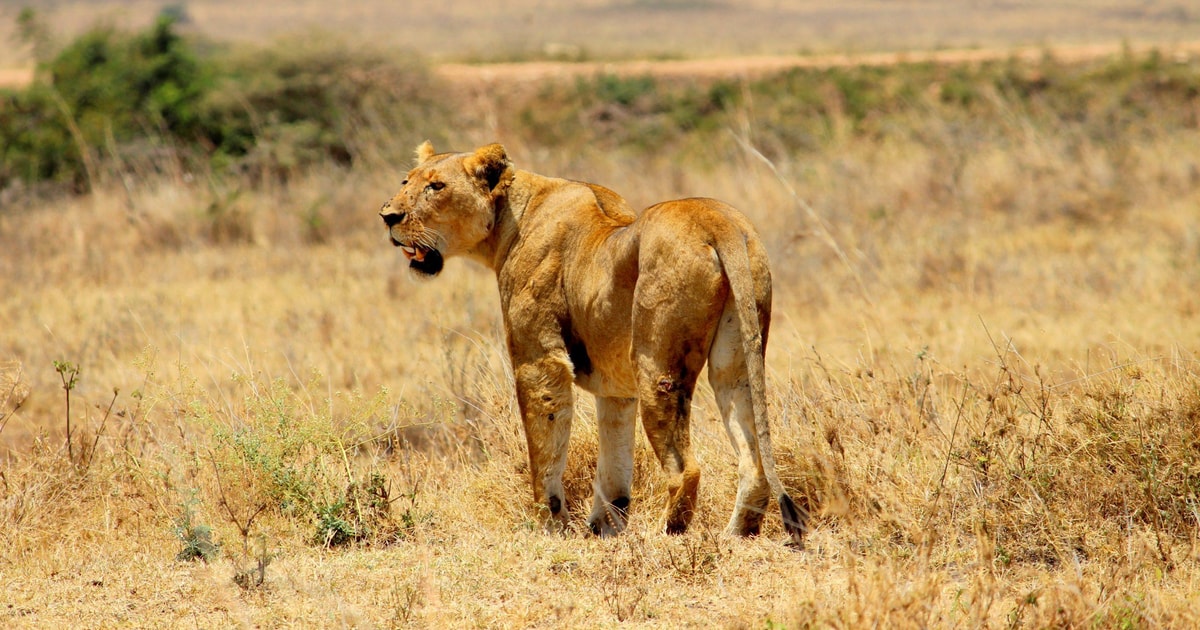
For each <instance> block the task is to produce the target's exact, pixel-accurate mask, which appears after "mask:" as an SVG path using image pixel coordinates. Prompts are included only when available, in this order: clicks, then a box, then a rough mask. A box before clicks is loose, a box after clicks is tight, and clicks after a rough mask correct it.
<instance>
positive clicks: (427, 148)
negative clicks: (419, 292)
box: [379, 142, 513, 276]
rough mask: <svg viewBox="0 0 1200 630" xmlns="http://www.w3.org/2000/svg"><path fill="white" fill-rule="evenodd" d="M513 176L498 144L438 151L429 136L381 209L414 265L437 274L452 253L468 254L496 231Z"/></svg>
mask: <svg viewBox="0 0 1200 630" xmlns="http://www.w3.org/2000/svg"><path fill="white" fill-rule="evenodd" d="M512 177H513V167H512V163H511V162H510V161H509V159H508V156H507V155H506V154H505V151H504V147H502V146H500V145H499V144H489V145H487V146H485V147H480V148H479V149H478V150H476V151H475V152H473V153H441V154H437V153H435V152H434V150H433V145H431V144H430V143H429V142H425V143H424V144H422V145H421V146H419V147H417V166H416V168H414V169H412V170H411V171H409V172H408V177H407V178H405V180H404V182H403V183H402V184H401V189H400V192H398V193H396V195H395V196H394V197H392V198H391V199H390V200H389V201H388V202H387V203H385V204H383V208H382V209H381V210H380V211H379V215H380V216H381V217H383V222H384V223H386V224H387V226H388V232H389V235H390V236H391V239H392V244H393V245H395V246H396V247H399V248H401V249H403V250H404V255H405V256H406V257H407V258H408V260H409V264H408V266H409V268H410V269H412V270H413V271H414V272H416V273H418V274H421V275H425V276H435V275H437V274H438V273H439V272H441V270H442V265H443V264H444V262H445V259H446V258H447V257H450V256H457V255H462V254H469V253H471V252H473V251H474V250H476V248H477V247H478V246H479V245H480V243H481V242H483V241H484V240H485V239H487V238H488V236H490V235H491V233H492V229H493V228H494V227H495V225H496V206H497V203H499V201H500V199H501V198H502V197H503V196H504V194H505V190H506V189H507V187H508V184H509V182H511V181H512Z"/></svg>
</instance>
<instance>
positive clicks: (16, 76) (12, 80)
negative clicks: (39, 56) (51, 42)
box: [0, 68, 33, 88]
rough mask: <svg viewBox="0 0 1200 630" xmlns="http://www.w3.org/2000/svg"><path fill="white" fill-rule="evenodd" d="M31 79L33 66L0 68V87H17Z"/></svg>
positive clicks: (24, 84)
mask: <svg viewBox="0 0 1200 630" xmlns="http://www.w3.org/2000/svg"><path fill="white" fill-rule="evenodd" d="M32 80H33V68H0V88H19V87H23V86H26V85H29V82H30V81H32Z"/></svg>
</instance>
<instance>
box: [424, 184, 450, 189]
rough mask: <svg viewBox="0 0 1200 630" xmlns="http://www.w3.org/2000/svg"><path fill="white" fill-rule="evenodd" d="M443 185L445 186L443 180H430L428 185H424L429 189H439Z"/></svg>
mask: <svg viewBox="0 0 1200 630" xmlns="http://www.w3.org/2000/svg"><path fill="white" fill-rule="evenodd" d="M445 187H446V184H444V183H443V182H430V183H429V185H428V186H426V188H428V189H429V190H441V189H443V188H445Z"/></svg>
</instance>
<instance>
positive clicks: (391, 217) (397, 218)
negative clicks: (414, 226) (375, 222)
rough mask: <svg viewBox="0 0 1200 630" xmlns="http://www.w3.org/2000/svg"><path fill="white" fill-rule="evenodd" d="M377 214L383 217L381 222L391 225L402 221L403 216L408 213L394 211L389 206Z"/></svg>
mask: <svg viewBox="0 0 1200 630" xmlns="http://www.w3.org/2000/svg"><path fill="white" fill-rule="evenodd" d="M379 216H381V217H383V222H384V223H386V224H387V226H388V227H392V226H393V225H396V224H397V223H400V222H401V221H403V220H404V217H406V216H408V215H407V214H405V213H403V212H396V211H395V210H392V209H391V208H390V207H384V209H383V210H380V211H379Z"/></svg>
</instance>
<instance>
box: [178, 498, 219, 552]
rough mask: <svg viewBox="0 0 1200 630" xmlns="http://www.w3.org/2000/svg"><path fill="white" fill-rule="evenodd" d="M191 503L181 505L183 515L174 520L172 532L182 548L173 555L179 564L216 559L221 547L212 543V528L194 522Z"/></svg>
mask: <svg viewBox="0 0 1200 630" xmlns="http://www.w3.org/2000/svg"><path fill="white" fill-rule="evenodd" d="M192 505H193V502H188V503H185V504H184V505H183V513H182V514H180V515H179V516H178V517H176V519H175V525H174V527H173V528H172V530H173V531H174V533H175V537H176V538H178V539H179V542H180V543H181V544H182V545H183V547H182V548H181V549H180V550H179V553H177V554H175V559H176V560H179V561H181V562H191V561H195V560H202V561H204V562H206V563H208V562H212V561H213V560H216V559H217V555H218V554H219V553H220V551H221V545H220V544H219V543H216V542H213V534H212V528H211V527H209V526H208V525H202V524H199V523H196V522H194V520H193V519H194V517H195V512H194V511H193V509H192Z"/></svg>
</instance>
